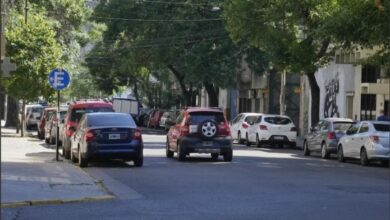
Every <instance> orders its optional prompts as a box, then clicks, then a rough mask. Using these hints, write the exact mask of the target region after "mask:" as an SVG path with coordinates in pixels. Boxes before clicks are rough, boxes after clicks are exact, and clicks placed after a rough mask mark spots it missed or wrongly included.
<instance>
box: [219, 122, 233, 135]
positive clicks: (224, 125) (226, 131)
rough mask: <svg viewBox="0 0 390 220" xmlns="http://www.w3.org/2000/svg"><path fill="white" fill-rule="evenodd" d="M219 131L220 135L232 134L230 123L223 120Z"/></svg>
mask: <svg viewBox="0 0 390 220" xmlns="http://www.w3.org/2000/svg"><path fill="white" fill-rule="evenodd" d="M218 131H219V132H218V135H219V136H231V132H230V127H229V124H228V123H226V122H221V123H220V124H219V126H218Z"/></svg>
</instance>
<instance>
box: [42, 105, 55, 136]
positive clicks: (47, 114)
mask: <svg viewBox="0 0 390 220" xmlns="http://www.w3.org/2000/svg"><path fill="white" fill-rule="evenodd" d="M55 110H56V108H45V109H44V110H43V112H42V117H41V119H40V120H39V121H38V138H39V139H41V140H43V139H44V138H45V126H46V122H47V121H48V119H49V118H50V116H51V115H52V114H53V112H55Z"/></svg>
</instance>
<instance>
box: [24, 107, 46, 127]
mask: <svg viewBox="0 0 390 220" xmlns="http://www.w3.org/2000/svg"><path fill="white" fill-rule="evenodd" d="M43 109H44V107H43V106H42V105H38V104H35V105H26V107H25V113H26V122H25V123H26V128H27V129H31V128H34V127H35V128H36V127H37V125H38V121H39V120H40V119H41V117H42V112H43Z"/></svg>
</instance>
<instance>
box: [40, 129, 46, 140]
mask: <svg viewBox="0 0 390 220" xmlns="http://www.w3.org/2000/svg"><path fill="white" fill-rule="evenodd" d="M38 138H39V139H40V140H43V139H44V138H45V137H44V136H43V134H42V132H39V129H38Z"/></svg>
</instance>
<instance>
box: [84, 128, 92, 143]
mask: <svg viewBox="0 0 390 220" xmlns="http://www.w3.org/2000/svg"><path fill="white" fill-rule="evenodd" d="M84 140H85V141H86V142H92V141H94V140H95V134H94V133H93V131H91V130H88V131H87V132H86V133H85V134H84Z"/></svg>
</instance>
